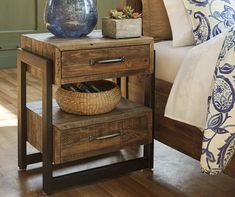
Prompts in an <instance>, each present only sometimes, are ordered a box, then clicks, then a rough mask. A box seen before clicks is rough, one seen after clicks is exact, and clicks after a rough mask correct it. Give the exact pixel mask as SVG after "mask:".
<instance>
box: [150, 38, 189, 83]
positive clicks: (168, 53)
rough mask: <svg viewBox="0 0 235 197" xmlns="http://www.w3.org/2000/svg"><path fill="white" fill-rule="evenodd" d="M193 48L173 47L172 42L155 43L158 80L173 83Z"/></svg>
mask: <svg viewBox="0 0 235 197" xmlns="http://www.w3.org/2000/svg"><path fill="white" fill-rule="evenodd" d="M192 48H193V46H187V47H178V48H174V47H172V41H162V42H158V43H155V45H154V49H155V51H156V65H155V66H156V78H157V79H161V80H164V81H167V82H170V83H173V82H174V80H175V77H176V75H177V72H178V70H179V68H180V66H181V64H182V62H183V59H184V57H185V56H186V54H187V53H188V51H189V50H190V49H192Z"/></svg>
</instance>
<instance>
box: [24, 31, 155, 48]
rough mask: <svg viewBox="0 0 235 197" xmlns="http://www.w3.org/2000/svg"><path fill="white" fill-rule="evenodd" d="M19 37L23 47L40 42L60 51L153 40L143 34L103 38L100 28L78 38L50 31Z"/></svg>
mask: <svg viewBox="0 0 235 197" xmlns="http://www.w3.org/2000/svg"><path fill="white" fill-rule="evenodd" d="M21 38H22V39H21V45H22V47H23V48H24V46H26V48H27V46H28V47H30V46H31V47H32V46H33V45H38V44H39V43H41V44H46V45H50V46H51V47H55V48H57V49H59V50H60V51H69V50H78V49H92V48H107V47H119V46H131V45H143V44H150V43H151V42H153V38H151V37H145V36H142V37H139V38H128V39H111V38H105V37H103V36H102V32H101V31H100V30H96V31H93V32H92V33H90V34H89V35H88V36H86V37H82V38H78V39H71V38H57V37H55V36H54V35H53V34H51V33H39V34H23V35H22V37H21Z"/></svg>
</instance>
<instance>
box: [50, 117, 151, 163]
mask: <svg viewBox="0 0 235 197" xmlns="http://www.w3.org/2000/svg"><path fill="white" fill-rule="evenodd" d="M151 122H152V120H151V113H149V114H146V115H144V116H143V115H142V116H141V117H136V118H129V119H126V120H120V121H115V122H109V123H103V124H98V125H92V126H89V127H85V128H77V129H72V130H66V131H62V132H61V134H60V147H58V148H56V150H55V155H54V156H55V158H57V159H56V161H55V162H56V163H64V162H68V161H73V160H77V159H83V158H88V157H92V156H96V155H101V154H105V153H109V152H113V151H117V150H120V149H121V148H124V147H126V146H130V145H141V144H148V143H150V142H151V139H152V125H151ZM58 132H59V131H58Z"/></svg>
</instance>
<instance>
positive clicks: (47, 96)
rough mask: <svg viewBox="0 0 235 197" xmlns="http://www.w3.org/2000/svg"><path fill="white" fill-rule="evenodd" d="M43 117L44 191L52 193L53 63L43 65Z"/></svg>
mask: <svg viewBox="0 0 235 197" xmlns="http://www.w3.org/2000/svg"><path fill="white" fill-rule="evenodd" d="M42 80H43V82H42V97H43V98H42V111H43V114H42V117H43V156H42V159H43V191H44V192H45V193H47V194H51V193H52V181H53V164H52V162H53V129H52V65H51V64H50V63H47V64H45V65H43V77H42Z"/></svg>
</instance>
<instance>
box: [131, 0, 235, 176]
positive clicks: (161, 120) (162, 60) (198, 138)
mask: <svg viewBox="0 0 235 197" xmlns="http://www.w3.org/2000/svg"><path fill="white" fill-rule="evenodd" d="M160 1H162V0H156V2H160ZM129 4H131V5H132V6H133V7H134V8H136V9H137V10H139V11H141V9H142V3H141V0H133V1H132V0H130V1H129ZM150 9H152V8H149V10H148V9H147V10H146V9H145V10H144V11H143V16H144V17H145V16H147V17H149V14H148V13H146V12H148V11H149V12H152V10H150ZM164 17H167V15H166V16H164ZM145 20H146V19H145ZM145 28H146V25H143V32H144V34H145V35H146V33H145V32H146V31H145ZM147 35H148V34H147ZM166 38H169V35H167V36H166V37H165V38H163V39H161V38H160V39H158V40H156V43H155V50H156V63H155V64H156V80H155V84H156V89H155V106H156V107H155V108H156V110H155V111H156V112H155V113H156V115H155V122H156V130H155V136H154V137H155V139H156V140H158V141H160V142H162V143H164V144H166V145H168V146H170V147H172V148H174V149H176V150H178V151H180V152H182V153H185V154H186V155H188V156H190V157H193V158H195V159H197V160H199V159H200V156H201V146H202V137H203V135H202V132H201V131H200V130H199V129H198V128H196V127H193V126H190V125H187V124H184V123H181V122H178V121H175V120H171V119H169V118H166V117H164V111H165V106H166V103H167V99H168V96H169V93H170V90H171V87H172V84H173V82H174V79H175V76H176V74H177V71H178V69H179V67H180V65H181V63H182V61H183V58H184V56H185V54H186V53H187V51H188V50H190V48H192V46H189V47H180V48H172V44H171V42H172V41H170V40H169V39H170V38H169V39H166ZM163 40H167V41H163ZM128 87H129V91H130V94H129V97H130V99H132V100H135V101H137V102H143V98H144V95H143V94H142V92H141V88H140V87H143V84H142V83H141V76H139V77H132V78H130V79H129V85H128ZM225 173H226V174H228V175H230V176H231V177H234V178H235V157H233V159H232V161H231V163H230V164H229V166H228V167H227V169H226V171H225Z"/></svg>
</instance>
